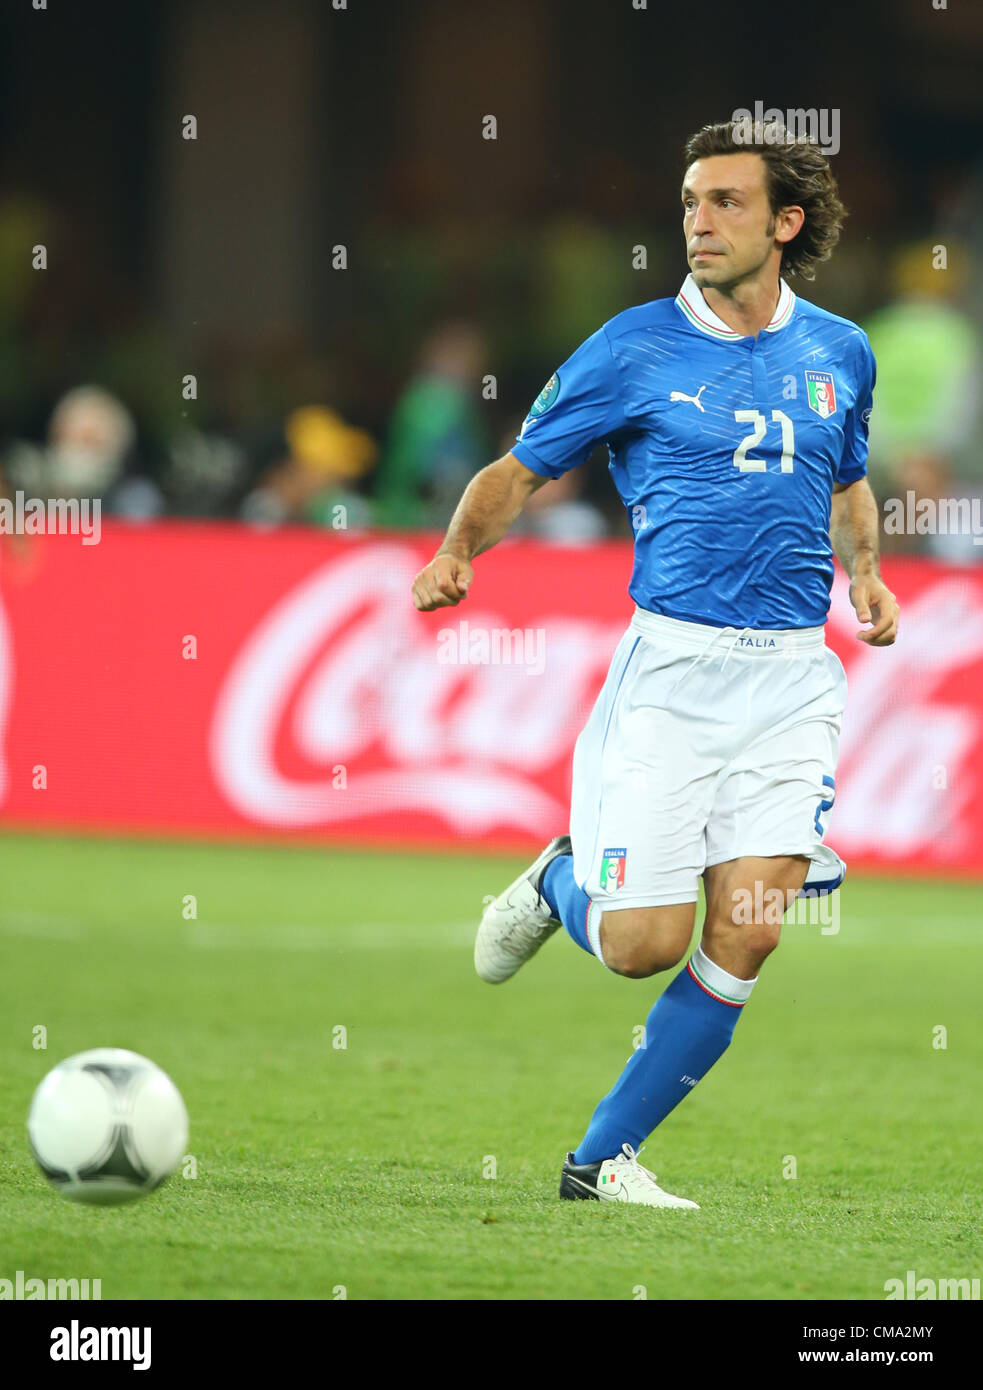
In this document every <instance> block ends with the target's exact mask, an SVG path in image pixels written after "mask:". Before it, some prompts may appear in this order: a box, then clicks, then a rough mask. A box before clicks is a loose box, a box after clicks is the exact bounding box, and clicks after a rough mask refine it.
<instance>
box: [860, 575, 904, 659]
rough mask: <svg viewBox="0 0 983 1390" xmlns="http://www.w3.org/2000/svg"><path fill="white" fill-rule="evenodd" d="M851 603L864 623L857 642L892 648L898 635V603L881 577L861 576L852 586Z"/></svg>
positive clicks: (870, 645)
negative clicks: (866, 624)
mask: <svg viewBox="0 0 983 1390" xmlns="http://www.w3.org/2000/svg"><path fill="white" fill-rule="evenodd" d="M850 602H851V603H852V604H853V606H854V608H855V609H856V612H857V617H858V618H859V619H860V621H861V622H862V623H873V624H874V626H873V627H868V628H862V629H861V630H860V631H859V632H858V633H857V640H858V641H860V642H866V643H867V645H868V646H869V647H889V646H890V645H891V643H892V642H893V641H894V639H895V638H896V637H897V635H898V600H897V599H896V598H895V597H894V595H893V594H892V593H891V590H890V589H889V588H888V587H887V585H886V584H885V583H884V581H883V579H881V578H880V576H879V575H875V574H864V575H859V576H858V577H857V578H856V579H854V580H853V582H852V583H851V585H850Z"/></svg>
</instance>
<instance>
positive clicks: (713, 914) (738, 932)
mask: <svg viewBox="0 0 983 1390" xmlns="http://www.w3.org/2000/svg"><path fill="white" fill-rule="evenodd" d="M808 869H809V859H808V857H807V856H806V855H801V854H794V855H793V854H788V855H770V856H758V855H746V856H744V857H742V858H740V859H730V860H726V861H724V862H723V863H720V864H712V865H708V866H707V869H706V872H705V873H704V875H703V884H704V888H705V891H706V903H707V907H706V921H705V923H704V926H703V949H704V950H705V951H706V953H707V954H708V955H709V957H710V959H711V960H713V961H716V963H717V964H718V965H720V966H721V968H722V969H724V970H729V969H731V967H732V965H733V964H734V963H735V962H736V961H738V960H739V961H740V963H741V964H742V965H744V964H747V963H748V962H750V963H751V965H752V968H756V965H757V964H760V962H761V961H763V960H764V959H765V957H766V956H767V955H769V954H770V952H771V951H773V950H774V949H775V947H776V946H777V945H778V943H779V941H780V939H781V931H782V919H783V918H784V915H785V912H786V911H787V910H788V908H789V907H790V906H791V905H792V903H794V901H795V897H796V894H797V893H798V892H799V890H800V889H801V887H802V885H803V884H804V883H805V880H806V874H807V872H808ZM727 962H730V964H728V963H727ZM732 973H734V974H738V975H740V974H741V973H742V972H741V971H740V970H733V971H732Z"/></svg>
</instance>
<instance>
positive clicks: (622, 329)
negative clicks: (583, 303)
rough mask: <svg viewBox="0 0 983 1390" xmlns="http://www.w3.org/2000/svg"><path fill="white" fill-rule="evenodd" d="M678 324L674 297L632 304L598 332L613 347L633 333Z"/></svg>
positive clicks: (603, 325) (608, 321) (609, 320)
mask: <svg viewBox="0 0 983 1390" xmlns="http://www.w3.org/2000/svg"><path fill="white" fill-rule="evenodd" d="M678 322H679V311H678V310H677V308H676V300H675V297H670V298H668V299H650V300H647V301H646V303H644V304H632V305H630V306H629V308H627V309H622V311H621V313H620V314H615V316H614V318H611V319H608V320H607V322H606V323H604V324H602V326H601V328H600V329H599V330H598V331H599V332H600V333H603V334H604V336H605V337H606V338H607V340H608V342H609V343H610V344H611V345H612V347H613V346H615V345H616V344H617V343H618V342H619V341H620V340H622V339H624V338H628V337H631V335H632V334H633V333H638V332H639V331H645V330H646V329H650V328H662V327H665V326H670V325H673V324H676V323H678Z"/></svg>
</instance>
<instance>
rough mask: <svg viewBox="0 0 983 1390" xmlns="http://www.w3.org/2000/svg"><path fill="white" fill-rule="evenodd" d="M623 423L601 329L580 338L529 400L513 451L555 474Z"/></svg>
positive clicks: (551, 475) (576, 461)
mask: <svg viewBox="0 0 983 1390" xmlns="http://www.w3.org/2000/svg"><path fill="white" fill-rule="evenodd" d="M624 425H625V418H624V411H623V406H622V402H621V384H620V379H619V376H618V368H617V364H616V363H615V361H614V358H613V356H612V354H611V344H610V343H609V341H608V336H607V334H606V333H605V331H604V329H603V328H599V329H598V330H597V332H596V333H592V334H591V336H590V337H589V338H588V339H586V341H585V342H583V343H581V345H580V347H579V348H577V350H576V352H575V353H574V354H573V355H572V356H571V357H568V358H567V360H566V362H564V363H563V365H562V366H561V367H558V368H557V370H556V371H555V372H554V373H553V375H552V376H551V377H550V379H549V381H548V382H547V383H546V385H545V386H544V387H543V389H542V391H540V393H539V395H538V396H537V397H536V399H535V400H534V401H533V403H532V406H531V408H530V410H529V414H528V415H527V416H526V419H525V423H524V424H523V426H522V429H521V430H520V431H519V435H518V437H517V439H516V442H515V444H514V445H513V447H512V453H513V454H514V455H515V457H516V458H517V459H518V460H519V462H520V463H524V464H525V466H526V467H527V468H529V469H531V470H532V472H533V473H540V474H544V475H545V476H546V477H548V478H558V477H559V476H560V475H561V474H562V473H566V472H567V471H568V470H569V469H571V468H576V467H577V466H578V464H581V463H584V462H585V461H586V460H587V459H588V458H589V456H590V454H591V451H592V450H593V449H594V447H595V446H596V445H597V444H599V443H601V442H602V441H604V440H606V439H608V438H609V437H610V436H611V435H613V434H615V433H616V432H617V431H618V430H620V429H623V428H624Z"/></svg>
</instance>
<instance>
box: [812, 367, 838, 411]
mask: <svg viewBox="0 0 983 1390" xmlns="http://www.w3.org/2000/svg"><path fill="white" fill-rule="evenodd" d="M806 390H807V391H808V392H809V409H810V410H814V411H815V412H816V414H817V415H819V416H820V417H821V418H822V419H823V420H828V419H829V417H830V416H831V415H832V414H834V413H835V411H836V387H835V386H834V385H833V378H832V375H831V374H830V373H829V372H806Z"/></svg>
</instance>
